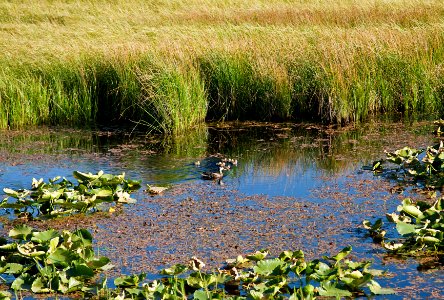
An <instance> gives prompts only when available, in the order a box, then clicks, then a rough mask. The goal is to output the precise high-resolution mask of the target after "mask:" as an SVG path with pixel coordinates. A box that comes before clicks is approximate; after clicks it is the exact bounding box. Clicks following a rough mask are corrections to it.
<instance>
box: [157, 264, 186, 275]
mask: <svg viewBox="0 0 444 300" xmlns="http://www.w3.org/2000/svg"><path fill="white" fill-rule="evenodd" d="M187 270H188V267H187V266H185V265H182V264H176V265H174V266H172V267H170V268H167V269H163V270H162V271H160V274H162V275H179V274H182V273H183V272H185V271H187Z"/></svg>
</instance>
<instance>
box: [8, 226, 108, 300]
mask: <svg viewBox="0 0 444 300" xmlns="http://www.w3.org/2000/svg"><path fill="white" fill-rule="evenodd" d="M9 237H10V238H12V239H14V241H8V240H6V239H5V238H2V239H1V241H0V257H1V260H0V274H8V275H13V276H14V277H15V279H14V281H12V282H11V283H10V287H11V289H13V290H15V291H19V290H31V291H32V292H34V293H53V292H56V293H63V294H66V293H70V292H74V291H87V290H89V288H88V287H87V285H88V280H90V279H91V278H92V277H93V276H94V275H95V274H96V273H97V272H98V271H102V270H107V269H109V268H112V265H111V264H110V263H109V259H108V258H106V257H101V258H98V257H96V256H95V254H94V250H93V248H92V236H91V234H90V233H89V232H88V231H87V230H85V229H79V230H76V231H74V232H70V231H67V230H64V231H63V232H62V233H59V232H57V231H55V230H52V229H50V230H47V231H36V230H35V229H33V228H31V227H28V226H27V225H19V226H17V227H15V228H14V229H12V230H11V231H10V232H9ZM1 297H5V298H1ZM0 299H7V293H4V292H3V294H0Z"/></svg>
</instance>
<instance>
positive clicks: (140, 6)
mask: <svg viewBox="0 0 444 300" xmlns="http://www.w3.org/2000/svg"><path fill="white" fill-rule="evenodd" d="M443 15H444V3H443V2H442V1H438V0H432V1H427V2H424V1H417V0H407V1H403V0H395V1H389V2H386V1H378V0H377V1H358V0H352V1H345V0H342V1H331V0H324V1H316V2H313V3H312V2H309V3H308V2H300V1H284V0H273V1H264V0H248V1H238V0H234V1H205V0H192V1H182V0H173V1H167V2H158V1H139V0H131V1H106V0H104V1H82V2H69V3H68V2H57V1H55V2H54V1H35V0H34V1H27V2H26V3H17V2H3V3H1V4H0V43H1V44H2V53H1V54H0V67H1V68H0V69H1V71H0V128H6V127H8V126H10V127H20V126H25V125H30V124H42V123H44V124H49V123H69V124H72V123H75V124H84V123H85V122H89V121H97V120H98V121H101V122H111V121H116V120H128V119H129V120H133V121H139V120H142V121H145V122H148V124H150V125H152V126H154V127H155V128H158V129H160V130H163V131H170V132H183V131H185V130H187V128H190V127H192V126H193V125H194V124H196V123H199V122H202V121H203V119H204V118H205V116H206V113H207V105H209V115H208V117H211V118H215V119H221V118H226V119H230V118H235V119H237V118H239V119H260V120H269V119H285V118H288V117H293V118H297V119H307V118H309V119H318V120H319V119H321V120H325V121H338V122H344V121H351V120H361V119H363V118H365V117H366V116H368V115H369V114H372V113H375V112H379V111H394V110H396V111H408V112H415V111H419V112H427V113H432V112H442V111H443V107H442V101H441V99H442V95H443V88H442V81H443V71H442V68H441V65H442V61H443V55H442V54H443V53H444V51H443V50H444V46H443V45H444V43H443V41H444V35H443V34H442V24H443V21H442V20H443V18H442V17H443ZM141 104H142V105H141Z"/></svg>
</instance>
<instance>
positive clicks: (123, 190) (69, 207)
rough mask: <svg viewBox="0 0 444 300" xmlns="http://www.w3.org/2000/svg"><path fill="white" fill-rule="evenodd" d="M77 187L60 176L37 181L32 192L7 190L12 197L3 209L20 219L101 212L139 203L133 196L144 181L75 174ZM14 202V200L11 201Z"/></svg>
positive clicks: (34, 180) (4, 201)
mask: <svg viewBox="0 0 444 300" xmlns="http://www.w3.org/2000/svg"><path fill="white" fill-rule="evenodd" d="M73 176H74V178H75V179H77V184H76V185H75V184H74V183H72V182H71V181H69V180H67V179H66V178H61V177H60V176H58V177H55V178H53V179H50V180H49V182H44V181H43V178H41V179H40V180H37V179H35V178H33V180H32V186H31V189H19V190H13V189H10V188H4V189H3V192H4V193H5V194H6V195H7V196H8V197H6V198H4V199H3V201H2V202H0V208H10V209H14V212H15V213H16V214H18V216H19V217H26V218H34V217H45V218H49V217H57V216H62V215H70V214H75V213H80V212H82V213H84V212H88V211H93V210H95V209H97V206H98V205H99V204H100V203H102V202H116V203H135V202H136V200H134V199H132V198H131V197H130V193H131V192H133V191H135V190H137V189H139V188H140V182H139V181H134V180H131V179H125V173H123V174H121V175H111V174H105V173H104V172H103V171H99V172H98V173H97V174H92V173H82V172H79V171H74V172H73ZM11 200H12V201H11Z"/></svg>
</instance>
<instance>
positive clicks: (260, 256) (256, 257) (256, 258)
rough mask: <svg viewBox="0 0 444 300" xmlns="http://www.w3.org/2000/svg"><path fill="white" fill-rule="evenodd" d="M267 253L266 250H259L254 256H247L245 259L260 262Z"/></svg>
mask: <svg viewBox="0 0 444 300" xmlns="http://www.w3.org/2000/svg"><path fill="white" fill-rule="evenodd" d="M267 255H268V251H267V250H260V251H256V252H255V253H254V254H251V255H247V256H246V258H247V259H249V260H253V261H261V260H263V259H264V258H265V257H267Z"/></svg>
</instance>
